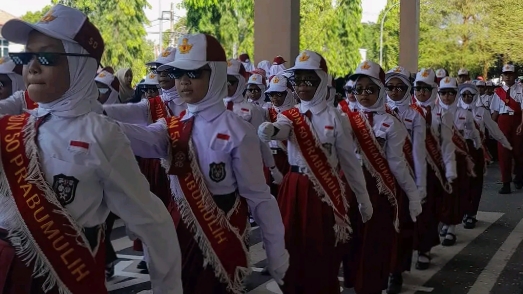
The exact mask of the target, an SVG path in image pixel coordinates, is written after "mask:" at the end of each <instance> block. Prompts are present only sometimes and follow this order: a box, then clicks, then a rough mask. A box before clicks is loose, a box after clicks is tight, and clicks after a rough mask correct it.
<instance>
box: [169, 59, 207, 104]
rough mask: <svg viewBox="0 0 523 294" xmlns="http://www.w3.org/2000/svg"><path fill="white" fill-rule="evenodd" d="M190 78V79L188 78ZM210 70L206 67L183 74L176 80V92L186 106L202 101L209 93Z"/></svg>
mask: <svg viewBox="0 0 523 294" xmlns="http://www.w3.org/2000/svg"><path fill="white" fill-rule="evenodd" d="M189 76H191V77H192V78H190V77H189ZM210 78H211V69H210V67H209V66H208V65H206V66H204V67H202V68H199V69H196V70H193V71H188V73H184V74H183V75H181V76H179V77H177V78H176V90H177V91H178V94H179V95H180V97H181V98H182V99H183V100H184V101H185V102H186V103H188V104H195V103H198V102H200V101H202V99H203V98H205V95H207V92H208V91H209V81H210Z"/></svg>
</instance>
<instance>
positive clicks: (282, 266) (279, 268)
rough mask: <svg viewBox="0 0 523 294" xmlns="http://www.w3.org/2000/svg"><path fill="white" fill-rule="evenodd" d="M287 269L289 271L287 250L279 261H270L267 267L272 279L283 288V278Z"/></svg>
mask: <svg viewBox="0 0 523 294" xmlns="http://www.w3.org/2000/svg"><path fill="white" fill-rule="evenodd" d="M287 269H289V252H288V251H287V250H285V252H284V253H283V255H282V256H280V257H279V258H278V259H277V260H272V261H271V260H269V265H268V266H267V270H268V271H269V273H270V274H271V276H272V278H273V279H274V281H276V283H278V285H280V286H283V278H284V277H285V273H286V272H287Z"/></svg>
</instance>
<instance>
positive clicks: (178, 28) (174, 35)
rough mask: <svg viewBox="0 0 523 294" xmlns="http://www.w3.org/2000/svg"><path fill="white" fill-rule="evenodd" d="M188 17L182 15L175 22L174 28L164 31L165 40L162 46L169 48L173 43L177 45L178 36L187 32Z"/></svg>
mask: <svg viewBox="0 0 523 294" xmlns="http://www.w3.org/2000/svg"><path fill="white" fill-rule="evenodd" d="M186 23H187V17H185V16H184V17H180V18H179V19H178V20H177V21H176V22H175V23H174V24H173V27H172V28H169V29H167V30H165V32H164V33H163V42H162V48H167V47H169V46H172V45H176V43H177V42H178V38H179V37H180V36H181V35H184V34H187V27H186Z"/></svg>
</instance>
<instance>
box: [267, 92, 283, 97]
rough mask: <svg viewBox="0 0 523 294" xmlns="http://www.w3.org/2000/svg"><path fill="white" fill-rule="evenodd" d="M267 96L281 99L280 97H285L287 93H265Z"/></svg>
mask: <svg viewBox="0 0 523 294" xmlns="http://www.w3.org/2000/svg"><path fill="white" fill-rule="evenodd" d="M267 95H268V96H269V97H274V96H276V97H278V98H282V97H285V96H287V92H269V93H267Z"/></svg>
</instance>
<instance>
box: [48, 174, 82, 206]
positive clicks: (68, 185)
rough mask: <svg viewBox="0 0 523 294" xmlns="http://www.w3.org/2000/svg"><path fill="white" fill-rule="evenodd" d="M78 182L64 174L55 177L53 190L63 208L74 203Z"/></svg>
mask: <svg viewBox="0 0 523 294" xmlns="http://www.w3.org/2000/svg"><path fill="white" fill-rule="evenodd" d="M79 182H80V181H78V179H77V178H75V177H70V176H66V175H64V174H59V175H55V176H54V177H53V190H54V191H55V193H56V196H57V198H58V201H60V204H62V206H66V205H68V204H71V203H72V202H73V201H74V197H75V194H76V188H77V187H78V183H79Z"/></svg>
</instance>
